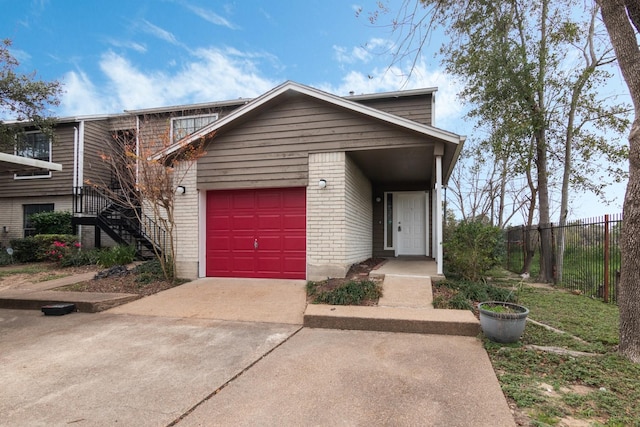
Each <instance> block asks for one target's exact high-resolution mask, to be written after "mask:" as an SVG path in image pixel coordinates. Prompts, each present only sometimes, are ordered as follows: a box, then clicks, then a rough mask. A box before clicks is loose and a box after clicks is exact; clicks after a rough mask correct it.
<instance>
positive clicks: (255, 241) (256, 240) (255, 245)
mask: <svg viewBox="0 0 640 427" xmlns="http://www.w3.org/2000/svg"><path fill="white" fill-rule="evenodd" d="M258 246H259V245H258V239H255V240H254V241H253V249H258Z"/></svg>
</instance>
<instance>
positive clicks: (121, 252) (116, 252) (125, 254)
mask: <svg viewBox="0 0 640 427" xmlns="http://www.w3.org/2000/svg"><path fill="white" fill-rule="evenodd" d="M135 258H136V247H135V246H133V245H118V246H113V247H111V248H108V249H103V250H102V251H100V253H99V255H98V265H100V266H101V267H103V268H109V267H113V266H114V265H127V264H130V263H132V262H133V260H134V259H135Z"/></svg>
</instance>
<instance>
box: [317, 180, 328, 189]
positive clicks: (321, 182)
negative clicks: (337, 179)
mask: <svg viewBox="0 0 640 427" xmlns="http://www.w3.org/2000/svg"><path fill="white" fill-rule="evenodd" d="M326 186H327V180H326V179H324V178H323V179H321V180H320V181H318V188H319V189H321V190H322V189H323V188H325V187H326Z"/></svg>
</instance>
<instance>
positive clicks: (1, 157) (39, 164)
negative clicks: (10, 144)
mask: <svg viewBox="0 0 640 427" xmlns="http://www.w3.org/2000/svg"><path fill="white" fill-rule="evenodd" d="M0 162H6V163H13V164H16V165H21V166H30V167H34V168H39V169H49V170H53V171H61V170H62V165H61V164H60V163H53V162H45V161H44V160H38V159H31V158H29V157H22V156H16V155H15V154H8V153H0ZM24 178H25V177H22V178H17V179H24Z"/></svg>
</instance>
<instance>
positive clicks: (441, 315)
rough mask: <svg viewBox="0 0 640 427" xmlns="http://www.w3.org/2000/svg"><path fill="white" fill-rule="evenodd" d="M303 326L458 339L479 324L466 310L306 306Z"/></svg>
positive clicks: (472, 333)
mask: <svg viewBox="0 0 640 427" xmlns="http://www.w3.org/2000/svg"><path fill="white" fill-rule="evenodd" d="M304 326H305V327H308V328H326V329H349V330H362V331H380V332H407V333H418V334H436V335H460V336H476V335H478V334H479V333H480V322H479V321H478V319H476V318H475V316H474V315H473V313H471V312H470V311H468V310H440V309H433V308H431V309H424V308H411V307H381V306H378V307H362V306H343V305H323V304H309V305H307V309H306V310H305V313H304Z"/></svg>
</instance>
